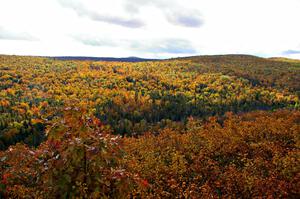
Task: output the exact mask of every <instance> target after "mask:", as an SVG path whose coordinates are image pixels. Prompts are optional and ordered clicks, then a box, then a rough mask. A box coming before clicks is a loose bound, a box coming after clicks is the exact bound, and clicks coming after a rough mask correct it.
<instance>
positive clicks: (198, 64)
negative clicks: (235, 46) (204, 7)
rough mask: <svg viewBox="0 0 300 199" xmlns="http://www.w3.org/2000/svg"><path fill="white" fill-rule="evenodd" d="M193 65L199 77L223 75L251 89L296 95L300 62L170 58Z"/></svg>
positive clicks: (221, 57)
mask: <svg viewBox="0 0 300 199" xmlns="http://www.w3.org/2000/svg"><path fill="white" fill-rule="evenodd" d="M171 60H186V61H191V62H192V63H194V67H190V68H189V70H193V71H196V72H201V73H223V74H226V75H231V76H237V77H242V78H245V79H248V80H249V81H250V82H251V83H252V84H253V85H263V86H269V87H276V88H280V89H288V90H294V91H300V83H299V82H300V64H299V63H300V61H299V62H298V61H297V60H293V61H292V60H291V59H286V58H284V59H283V58H261V57H256V56H252V55H209V56H192V57H181V58H174V59H171Z"/></svg>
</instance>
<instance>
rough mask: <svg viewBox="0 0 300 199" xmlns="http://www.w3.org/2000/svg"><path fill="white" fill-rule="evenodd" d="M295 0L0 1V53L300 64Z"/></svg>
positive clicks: (299, 14) (299, 12) (299, 13)
mask: <svg viewBox="0 0 300 199" xmlns="http://www.w3.org/2000/svg"><path fill="white" fill-rule="evenodd" d="M299 21H300V0H226V1H225V0H26V1H25V0H0V54H15V55H38V56H95V57H128V56H137V57H144V58H170V57H183V56H191V55H215V54H251V55H257V56H261V57H288V58H296V59H300V25H299V23H300V22H299Z"/></svg>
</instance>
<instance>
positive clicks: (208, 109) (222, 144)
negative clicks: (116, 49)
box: [0, 55, 300, 199]
mask: <svg viewBox="0 0 300 199" xmlns="http://www.w3.org/2000/svg"><path fill="white" fill-rule="evenodd" d="M299 147H300V60H294V59H284V58H260V57H256V56H250V55H218V56H194V57H185V58H176V59H167V60H157V61H155V60H153V61H143V62H119V61H96V60H65V59H64V60H62V59H59V58H46V57H29V56H7V55H1V56H0V198H155V199H156V198H299V197H300V191H299V190H300V189H299V188H300V148H299Z"/></svg>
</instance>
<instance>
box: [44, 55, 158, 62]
mask: <svg viewBox="0 0 300 199" xmlns="http://www.w3.org/2000/svg"><path fill="white" fill-rule="evenodd" d="M50 58H54V59H57V60H82V61H87V60H90V61H114V62H145V61H159V59H146V58H140V57H121V58H117V57H83V56H80V57H75V56H71V57H68V56H66V57H50Z"/></svg>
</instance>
